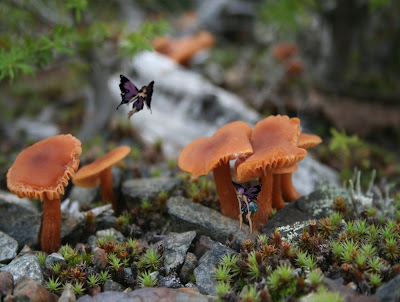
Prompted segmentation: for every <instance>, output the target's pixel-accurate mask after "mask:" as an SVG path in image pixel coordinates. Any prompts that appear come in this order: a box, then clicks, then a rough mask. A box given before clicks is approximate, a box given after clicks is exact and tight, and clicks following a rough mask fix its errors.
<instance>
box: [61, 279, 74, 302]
mask: <svg viewBox="0 0 400 302" xmlns="http://www.w3.org/2000/svg"><path fill="white" fill-rule="evenodd" d="M75 301H76V297H75V293H74V288H73V287H72V285H71V284H70V283H67V284H66V285H65V287H64V290H63V292H62V294H61V296H60V299H58V302H75Z"/></svg>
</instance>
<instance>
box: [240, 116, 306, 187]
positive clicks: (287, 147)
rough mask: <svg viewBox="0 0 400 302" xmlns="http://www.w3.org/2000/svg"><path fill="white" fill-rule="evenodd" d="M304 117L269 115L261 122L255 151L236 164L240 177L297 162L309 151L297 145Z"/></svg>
mask: <svg viewBox="0 0 400 302" xmlns="http://www.w3.org/2000/svg"><path fill="white" fill-rule="evenodd" d="M299 135H300V120H299V119H298V118H291V119H289V117H288V116H285V115H284V116H281V115H277V116H269V117H267V118H265V119H264V120H262V121H260V122H258V123H257V124H256V126H255V127H254V130H253V133H252V135H251V144H252V145H253V149H254V152H253V154H252V155H251V156H249V157H248V158H246V160H245V161H242V162H241V163H240V164H239V165H237V167H236V180H237V181H239V182H245V181H248V180H251V179H255V178H258V177H260V176H262V175H263V174H265V171H266V170H269V169H277V168H283V167H290V166H293V165H294V164H295V163H297V162H299V161H300V160H302V159H303V158H304V157H305V156H306V154H307V151H306V150H304V149H302V148H299V147H297V140H298V138H299Z"/></svg>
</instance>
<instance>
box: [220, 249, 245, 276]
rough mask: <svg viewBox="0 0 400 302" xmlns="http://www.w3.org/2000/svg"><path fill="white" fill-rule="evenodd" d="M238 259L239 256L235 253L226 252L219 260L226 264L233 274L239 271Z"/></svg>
mask: <svg viewBox="0 0 400 302" xmlns="http://www.w3.org/2000/svg"><path fill="white" fill-rule="evenodd" d="M238 260H239V256H238V255H236V254H226V255H224V256H222V258H221V260H220V264H221V265H226V266H227V267H228V268H229V269H230V270H231V273H232V275H233V276H235V275H237V274H239V273H240V268H239V266H238V265H237V262H238Z"/></svg>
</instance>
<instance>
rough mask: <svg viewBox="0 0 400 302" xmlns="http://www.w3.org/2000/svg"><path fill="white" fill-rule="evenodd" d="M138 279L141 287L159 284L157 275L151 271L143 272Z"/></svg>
mask: <svg viewBox="0 0 400 302" xmlns="http://www.w3.org/2000/svg"><path fill="white" fill-rule="evenodd" d="M138 281H139V284H140V287H155V286H156V284H157V279H156V276H155V275H154V274H152V273H150V272H142V273H141V274H140V275H139V277H138Z"/></svg>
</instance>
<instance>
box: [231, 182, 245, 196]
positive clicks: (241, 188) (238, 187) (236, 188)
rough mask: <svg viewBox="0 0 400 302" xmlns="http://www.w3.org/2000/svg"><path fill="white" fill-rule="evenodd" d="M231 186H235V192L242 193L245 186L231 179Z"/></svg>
mask: <svg viewBox="0 0 400 302" xmlns="http://www.w3.org/2000/svg"><path fill="white" fill-rule="evenodd" d="M232 184H233V187H234V188H235V191H236V194H244V192H245V190H246V189H245V188H243V187H242V186H241V185H239V184H238V183H236V182H234V181H232Z"/></svg>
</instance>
